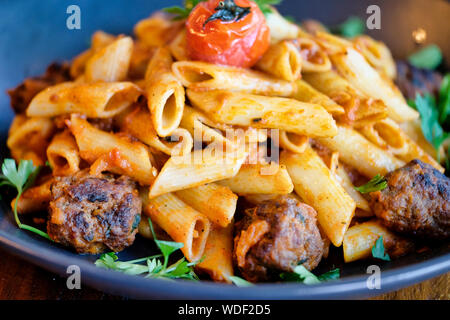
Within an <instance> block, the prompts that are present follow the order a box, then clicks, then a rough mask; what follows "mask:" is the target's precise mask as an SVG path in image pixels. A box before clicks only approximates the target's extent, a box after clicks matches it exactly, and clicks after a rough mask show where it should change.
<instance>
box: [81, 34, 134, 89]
mask: <svg viewBox="0 0 450 320" xmlns="http://www.w3.org/2000/svg"><path fill="white" fill-rule="evenodd" d="M132 53H133V40H132V39H131V38H130V37H123V38H119V39H118V40H116V41H114V42H113V43H111V44H110V45H108V46H106V47H104V48H103V49H101V50H99V51H98V52H96V53H95V54H94V55H93V56H92V57H91V58H90V59H89V60H88V61H87V63H86V70H85V72H84V80H85V81H86V82H95V81H105V82H116V81H123V80H125V79H126V77H127V74H128V69H129V67H130V61H131V55H132Z"/></svg>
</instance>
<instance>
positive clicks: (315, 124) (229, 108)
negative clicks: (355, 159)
mask: <svg viewBox="0 0 450 320" xmlns="http://www.w3.org/2000/svg"><path fill="white" fill-rule="evenodd" d="M187 94H188V97H189V100H190V101H191V103H192V104H193V106H194V107H197V108H199V109H201V110H203V111H204V112H205V113H206V114H207V115H208V117H209V118H211V119H212V120H213V121H216V122H221V123H225V124H230V125H238V126H252V127H255V128H274V129H281V130H285V131H290V132H294V133H297V134H300V135H305V136H311V137H317V136H319V137H327V136H333V135H335V134H336V131H337V130H336V124H335V122H334V120H333V118H332V116H331V115H330V114H329V113H328V112H327V111H326V110H325V109H324V108H323V107H322V106H320V105H317V104H311V103H304V102H300V101H297V100H294V99H287V98H276V97H266V96H257V95H251V94H245V93H237V92H228V91H210V92H196V91H193V90H190V89H189V90H187Z"/></svg>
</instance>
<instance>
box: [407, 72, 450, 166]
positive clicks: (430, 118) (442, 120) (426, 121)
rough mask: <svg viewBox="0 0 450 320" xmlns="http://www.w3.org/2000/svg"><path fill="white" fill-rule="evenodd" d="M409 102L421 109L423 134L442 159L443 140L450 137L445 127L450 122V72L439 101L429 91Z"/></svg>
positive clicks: (449, 164)
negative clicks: (440, 150)
mask: <svg viewBox="0 0 450 320" xmlns="http://www.w3.org/2000/svg"><path fill="white" fill-rule="evenodd" d="M408 103H409V105H410V106H411V107H413V108H414V109H416V110H417V111H419V113H420V124H421V128H422V132H423V135H424V137H425V139H427V140H428V142H430V143H431V144H432V145H433V147H434V148H435V149H436V152H437V158H438V161H440V152H439V149H440V147H441V145H442V144H443V142H444V141H445V140H446V139H448V138H450V132H447V131H446V130H445V129H444V128H445V127H446V126H448V125H449V122H450V116H449V115H450V74H447V75H446V76H445V77H444V79H443V80H442V84H441V89H440V91H439V99H438V101H436V99H435V98H434V96H433V95H431V94H429V93H427V94H424V95H420V94H417V95H416V99H415V100H414V101H411V100H410V101H408ZM449 155H450V153H449V154H448V155H447V159H446V162H447V170H450V163H449V157H448V156H449Z"/></svg>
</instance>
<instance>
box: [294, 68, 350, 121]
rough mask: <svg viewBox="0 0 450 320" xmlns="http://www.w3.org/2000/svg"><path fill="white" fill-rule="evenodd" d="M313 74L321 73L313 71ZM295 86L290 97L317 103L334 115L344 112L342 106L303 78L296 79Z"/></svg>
mask: <svg viewBox="0 0 450 320" xmlns="http://www.w3.org/2000/svg"><path fill="white" fill-rule="evenodd" d="M315 74H322V73H315ZM296 86H297V88H296V90H295V93H294V94H293V95H292V97H291V98H293V99H297V100H299V101H302V102H307V103H313V104H319V105H321V106H322V107H324V108H325V110H327V111H328V112H329V113H331V114H332V115H334V116H338V115H342V114H344V113H345V110H344V108H343V107H342V106H340V105H339V104H337V103H336V102H335V101H334V100H333V99H331V98H330V97H328V96H327V95H325V94H323V93H321V92H319V91H318V90H316V89H314V88H313V87H312V86H311V85H310V84H308V83H307V82H305V81H304V80H297V81H296Z"/></svg>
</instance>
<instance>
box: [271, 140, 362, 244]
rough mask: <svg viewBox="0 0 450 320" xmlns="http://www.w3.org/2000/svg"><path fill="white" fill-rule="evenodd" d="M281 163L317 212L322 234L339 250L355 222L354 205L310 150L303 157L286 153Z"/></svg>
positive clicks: (303, 197) (305, 200)
mask: <svg viewBox="0 0 450 320" xmlns="http://www.w3.org/2000/svg"><path fill="white" fill-rule="evenodd" d="M280 163H281V164H283V165H285V166H286V168H287V170H288V172H289V175H290V177H291V179H292V182H293V183H294V190H295V193H297V194H298V195H299V197H300V198H301V199H302V200H303V201H304V202H305V203H306V204H308V205H310V206H312V207H313V208H314V209H315V210H316V211H317V219H318V222H319V224H320V226H321V228H322V230H323V231H324V232H325V234H326V235H327V237H328V238H329V239H330V240H331V242H332V243H333V244H334V245H335V246H336V247H339V246H340V245H341V244H342V241H343V239H344V235H345V232H346V231H347V228H348V227H349V225H350V222H351V220H352V218H353V215H354V212H355V207H356V204H355V201H354V200H353V199H352V198H351V197H350V196H349V195H348V193H347V192H346V191H345V189H344V188H343V187H342V186H341V185H340V184H339V183H338V181H337V180H336V178H335V176H334V175H333V174H332V172H331V171H330V170H329V169H328V168H327V166H326V165H325V164H324V163H323V161H322V159H321V158H320V157H319V156H318V155H317V154H316V152H315V151H314V150H313V149H312V148H311V147H308V148H307V149H306V150H305V152H303V153H301V154H298V153H296V154H294V153H290V152H286V151H283V152H282V153H281V156H280Z"/></svg>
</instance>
